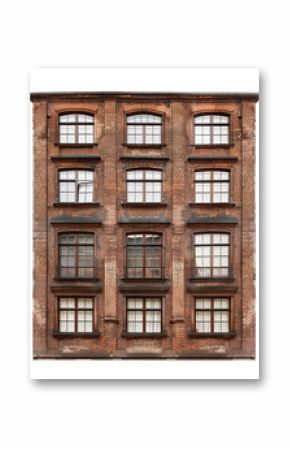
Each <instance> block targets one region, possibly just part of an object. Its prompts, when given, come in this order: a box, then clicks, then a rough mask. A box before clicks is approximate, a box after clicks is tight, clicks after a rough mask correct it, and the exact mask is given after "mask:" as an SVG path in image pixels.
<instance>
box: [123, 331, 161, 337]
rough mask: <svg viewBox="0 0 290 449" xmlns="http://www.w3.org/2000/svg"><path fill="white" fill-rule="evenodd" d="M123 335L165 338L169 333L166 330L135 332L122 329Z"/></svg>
mask: <svg viewBox="0 0 290 449" xmlns="http://www.w3.org/2000/svg"><path fill="white" fill-rule="evenodd" d="M121 336H122V337H125V338H164V337H167V333H166V332H158V333H154V332H147V333H143V332H142V333H141V332H140V333H139V332H137V333H135V332H134V333H133V332H127V331H122V333H121Z"/></svg>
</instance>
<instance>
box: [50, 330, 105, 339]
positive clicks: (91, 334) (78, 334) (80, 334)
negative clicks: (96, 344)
mask: <svg viewBox="0 0 290 449" xmlns="http://www.w3.org/2000/svg"><path fill="white" fill-rule="evenodd" d="M52 335H53V337H55V338H97V337H99V336H100V332H97V331H96V332H59V331H54V332H53V333H52Z"/></svg>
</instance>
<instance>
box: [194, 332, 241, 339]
mask: <svg viewBox="0 0 290 449" xmlns="http://www.w3.org/2000/svg"><path fill="white" fill-rule="evenodd" d="M236 335H237V334H236V332H227V333H222V332H219V333H215V334H211V333H201V332H193V331H192V332H189V333H188V337H191V338H234V337H236Z"/></svg>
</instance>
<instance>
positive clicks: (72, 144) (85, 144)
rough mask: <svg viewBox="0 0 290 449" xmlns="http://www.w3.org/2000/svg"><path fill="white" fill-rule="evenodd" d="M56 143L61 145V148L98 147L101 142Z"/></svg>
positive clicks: (55, 143)
mask: <svg viewBox="0 0 290 449" xmlns="http://www.w3.org/2000/svg"><path fill="white" fill-rule="evenodd" d="M54 145H56V146H58V147H60V148H94V147H97V146H98V145H99V144H98V143H96V142H94V143H60V142H54Z"/></svg>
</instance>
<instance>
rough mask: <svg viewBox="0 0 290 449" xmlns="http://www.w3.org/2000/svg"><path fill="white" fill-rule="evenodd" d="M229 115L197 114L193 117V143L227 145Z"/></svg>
mask: <svg viewBox="0 0 290 449" xmlns="http://www.w3.org/2000/svg"><path fill="white" fill-rule="evenodd" d="M229 124H230V121H229V116H227V115H221V114H219V115H217V114H208V115H197V116H195V117H194V143H195V145H228V144H229Z"/></svg>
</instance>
